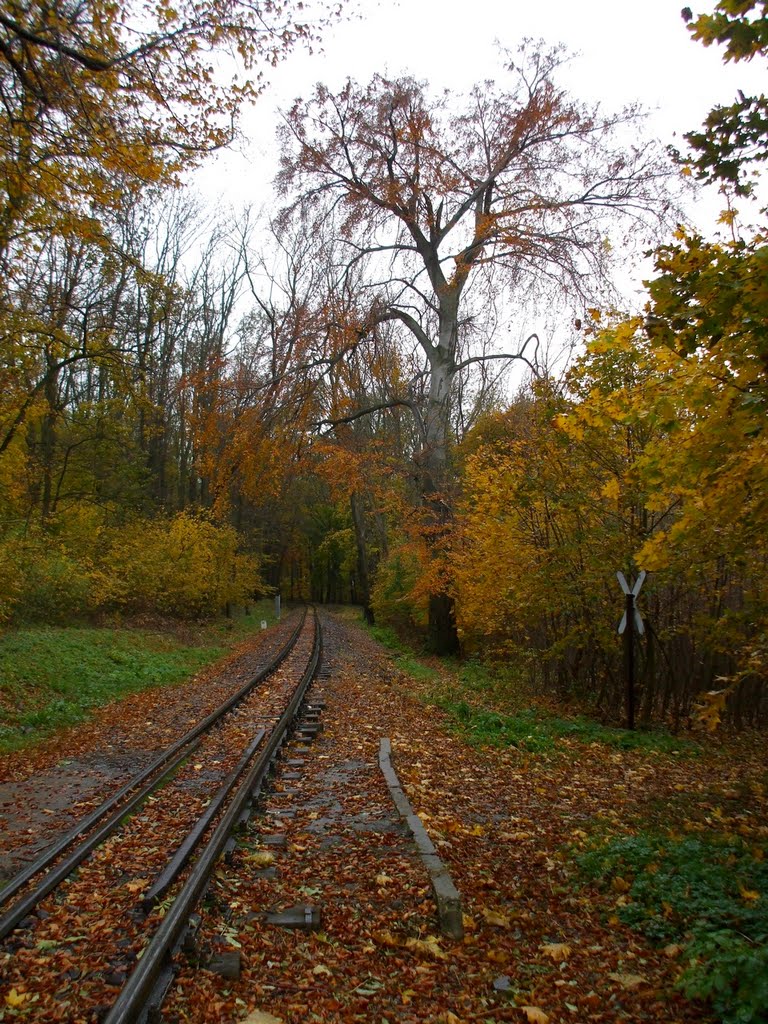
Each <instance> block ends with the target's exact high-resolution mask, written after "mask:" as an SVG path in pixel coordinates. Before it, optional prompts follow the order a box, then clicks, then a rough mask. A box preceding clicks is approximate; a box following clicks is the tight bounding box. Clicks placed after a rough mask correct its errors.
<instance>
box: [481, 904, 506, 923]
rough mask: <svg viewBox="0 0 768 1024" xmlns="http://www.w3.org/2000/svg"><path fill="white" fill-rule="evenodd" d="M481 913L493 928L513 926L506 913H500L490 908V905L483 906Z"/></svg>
mask: <svg viewBox="0 0 768 1024" xmlns="http://www.w3.org/2000/svg"><path fill="white" fill-rule="evenodd" d="M481 913H482V915H483V920H484V921H485V923H486V924H489V925H491V927H492V928H509V927H511V921H510V919H509V917H508V916H507V915H506V914H502V913H500V912H499V911H498V910H490V909H489V908H488V907H483V909H482V911H481Z"/></svg>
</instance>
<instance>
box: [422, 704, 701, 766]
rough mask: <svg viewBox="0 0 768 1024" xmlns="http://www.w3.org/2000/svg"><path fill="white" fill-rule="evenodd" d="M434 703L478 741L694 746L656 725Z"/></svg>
mask: <svg viewBox="0 0 768 1024" xmlns="http://www.w3.org/2000/svg"><path fill="white" fill-rule="evenodd" d="M433 702H434V704H435V705H436V706H437V707H439V708H440V709H441V710H443V711H445V712H446V714H447V715H448V716H449V720H450V722H451V729H452V731H453V732H455V733H457V734H458V735H461V736H463V737H464V738H465V739H466V740H467V741H468V742H469V743H472V744H473V745H476V746H491V747H517V748H518V749H520V750H527V751H530V752H531V753H534V754H539V753H547V752H550V751H554V750H556V749H557V747H558V745H559V741H560V740H563V739H576V740H579V741H580V742H582V743H603V744H605V745H606V746H609V747H613V748H615V749H617V750H646V751H649V752H651V751H654V752H657V753H667V754H679V753H687V754H690V753H693V752H694V751H695V750H696V747H695V745H694V744H693V743H690V742H689V741H687V740H681V739H679V738H678V737H675V736H672V735H670V734H669V733H666V732H663V731H658V730H648V731H642V730H629V729H612V728H609V727H608V726H604V725H600V723H599V722H595V721H593V720H592V719H590V718H584V717H582V716H579V717H575V718H559V717H557V716H556V715H550V714H548V713H547V712H545V711H542V710H539V709H538V708H525V709H522V710H520V711H517V712H514V713H512V714H501V713H499V712H497V711H489V710H487V709H484V708H479V707H476V706H473V705H471V704H469V703H468V702H467V701H466V700H456V699H455V698H450V697H444V696H442V697H441V696H438V697H435V698H434V701H433Z"/></svg>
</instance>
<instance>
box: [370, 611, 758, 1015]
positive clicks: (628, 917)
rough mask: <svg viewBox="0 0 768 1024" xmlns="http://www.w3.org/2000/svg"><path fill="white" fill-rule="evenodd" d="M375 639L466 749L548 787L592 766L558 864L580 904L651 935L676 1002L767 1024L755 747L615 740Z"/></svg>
mask: <svg viewBox="0 0 768 1024" xmlns="http://www.w3.org/2000/svg"><path fill="white" fill-rule="evenodd" d="M369 632H370V633H371V635H373V636H374V637H375V638H376V639H377V640H378V641H379V642H380V643H382V644H383V645H384V646H385V647H386V648H387V649H388V650H389V651H390V652H391V653H392V655H393V661H394V664H395V666H396V668H397V669H398V670H399V671H400V672H402V673H404V676H403V678H402V679H401V684H400V685H401V686H402V687H404V688H405V690H406V691H407V693H408V694H409V695H410V696H413V697H415V698H416V699H417V700H419V701H420V702H421V703H423V704H426V705H428V706H432V707H436V708H438V709H440V710H441V711H442V712H443V713H444V714H445V715H446V718H445V719H444V720H443V728H444V729H446V730H447V731H448V732H450V733H451V734H453V735H455V736H457V737H458V738H460V739H462V740H463V741H464V742H465V743H467V744H468V746H471V747H483V748H485V749H486V751H487V753H488V754H489V755H491V756H493V752H494V751H498V752H499V753H502V752H504V751H507V752H508V751H517V752H519V755H520V757H521V758H522V759H524V763H525V765H526V773H527V774H529V775H532V776H534V777H535V778H538V777H539V776H540V777H541V778H542V779H543V777H544V775H545V773H547V772H549V771H551V770H552V766H553V765H554V764H560V765H562V764H563V763H565V764H567V763H568V761H569V759H570V761H571V762H572V764H573V771H574V773H576V774H578V772H579V770H580V762H583V761H584V759H585V758H587V759H588V760H589V762H590V764H591V765H592V783H591V785H592V787H593V790H594V795H595V796H596V797H597V800H596V802H595V803H594V805H593V806H591V807H589V808H587V807H585V808H584V809H583V814H582V815H581V819H582V820H581V825H580V827H579V829H578V830H577V831H576V832H574V836H575V839H576V841H575V842H571V843H568V844H566V845H565V846H563V847H561V848H560V850H559V852H558V853H557V860H558V861H559V862H560V863H561V864H562V865H563V867H564V868H565V870H566V873H567V878H568V879H569V882H568V888H569V890H570V892H571V896H570V898H571V899H577V900H584V901H587V902H590V903H591V902H592V901H594V902H595V903H596V904H597V903H598V902H599V901H602V900H605V899H606V898H607V899H608V901H609V903H608V905H607V906H606V908H605V910H604V916H605V922H606V923H607V924H608V926H609V927H620V926H626V925H628V926H629V927H631V928H632V929H633V930H634V931H636V932H639V933H640V934H642V935H643V936H645V938H646V939H647V940H649V942H650V943H651V944H652V945H653V946H655V947H656V948H657V949H658V950H659V951H660V952H661V953H662V955H664V956H666V957H668V958H670V959H671V960H672V961H674V962H675V963H676V965H677V986H678V988H679V990H680V991H682V992H683V993H684V994H685V995H686V996H687V997H688V998H690V999H694V1000H696V999H698V1000H702V1001H703V1002H704V1003H705V1004H708V1006H709V1007H710V1008H711V1010H712V1011H713V1012H714V1014H716V1016H717V1019H718V1020H719V1021H721V1022H722V1024H760V1022H764V1021H766V1020H768V1017H766V1015H765V1006H766V1003H767V1001H768V973H767V972H766V964H767V963H768V960H767V959H766V941H768V916H767V915H768V910H767V905H768V896H767V895H766V882H767V881H768V872H767V869H766V865H767V864H768V829H767V828H766V824H765V823H766V812H767V811H768V797H767V794H768V771H766V765H765V757H764V753H763V752H762V751H761V744H760V742H759V736H758V735H757V734H756V735H748V734H746V733H742V734H740V735H739V736H738V738H737V737H735V736H730V737H729V736H728V735H727V734H726V735H721V734H716V735H715V736H710V735H705V734H704V733H703V731H702V730H699V734H697V735H696V736H685V737H681V736H674V735H672V734H671V733H669V732H666V731H664V730H657V729H654V730H648V731H643V730H637V731H632V732H630V731H628V730H626V729H618V728H609V727H607V726H605V725H602V724H600V723H599V722H597V721H595V720H594V719H591V718H589V717H586V716H584V715H580V714H578V713H577V710H576V709H574V708H568V709H566V710H565V711H562V710H560V708H559V707H556V706H555V705H554V703H553V702H546V701H544V700H543V699H542V698H540V697H539V698H532V697H531V694H530V692H529V690H528V688H527V687H526V685H525V683H524V681H523V680H522V679H521V678H520V676H519V675H518V674H517V673H516V672H515V671H514V667H513V666H501V667H497V668H489V667H488V666H485V665H482V664H480V663H478V662H474V661H465V662H458V661H456V660H453V659H436V658H433V657H426V656H421V657H420V656H419V655H418V653H417V652H414V651H411V650H409V648H408V646H407V644H406V643H405V642H404V641H403V640H402V639H401V638H399V637H398V636H397V635H396V634H395V633H394V632H393V631H392V630H388V629H384V628H380V627H373V628H370V629H369ZM555 755H556V756H555ZM502 756H503V757H504V758H505V760H504V764H503V765H502V763H500V764H499V771H500V772H501V773H503V772H504V771H505V768H506V766H507V764H508V762H507V761H506V755H505V754H502ZM617 763H618V764H619V765H621V766H622V768H623V770H624V772H625V775H626V779H627V780H633V779H634V780H637V782H638V783H639V782H640V780H642V784H638V785H637V786H636V787H633V786H632V785H631V784H630V785H628V786H621V787H620V788H619V789H616V787H615V785H613V786H610V787H606V786H605V783H604V780H603V779H602V778H601V767H600V766H601V764H605V766H606V769H608V768H609V767H610V766H611V765H613V766H614V767H615V766H616V764H617ZM729 764H730V768H731V771H730V773H729V767H728V766H729ZM736 766H738V767H736ZM734 771H736V773H737V775H738V779H737V781H734V779H733V778H732V777H729V774H730V775H731V776H732V775H733V772H734ZM553 798H554V799H555V800H556V801H557V800H561V799H562V796H561V795H559V794H558V793H557V791H556V790H553ZM521 835H522V833H521ZM611 901H612V902H613V905H612V906H610V903H611ZM638 977H639V975H638Z"/></svg>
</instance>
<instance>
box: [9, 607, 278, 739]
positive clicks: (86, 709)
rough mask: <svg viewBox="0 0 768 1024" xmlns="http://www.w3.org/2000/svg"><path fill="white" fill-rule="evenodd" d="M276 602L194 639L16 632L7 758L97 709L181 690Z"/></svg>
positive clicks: (72, 629)
mask: <svg viewBox="0 0 768 1024" xmlns="http://www.w3.org/2000/svg"><path fill="white" fill-rule="evenodd" d="M270 604H271V603H270V602H262V603H261V604H260V605H258V606H256V607H255V608H254V609H252V611H251V614H250V615H248V616H245V615H241V616H239V617H237V618H232V619H222V620H217V621H215V622H211V623H208V624H205V625H203V626H201V627H200V628H199V629H196V630H195V632H194V633H191V631H189V634H185V638H184V639H182V638H180V637H179V636H178V635H177V634H176V633H175V632H173V631H169V632H164V631H158V630H146V629H120V628H113V629H106V628H94V627H84V626H69V627H68V626H62V627H36V628H31V627H29V628H24V629H18V630H14V631H12V632H9V633H7V634H5V635H4V636H3V637H2V638H0V752H7V751H11V750H16V749H19V748H20V747H25V746H27V745H29V744H31V743H34V742H36V741H38V740H40V739H43V738H45V737H46V736H48V735H50V734H51V733H52V732H54V731H55V730H56V729H57V728H60V727H62V726H66V725H73V724H75V723H77V722H81V721H84V720H85V719H86V718H88V716H89V715H90V714H91V712H92V711H93V709H95V708H98V707H101V706H102V705H104V704H108V703H110V702H111V701H114V700H119V699H120V698H122V697H126V696H128V695H129V694H131V693H137V692H138V691H140V690H146V689H149V688H151V687H157V686H175V685H178V684H179V683H181V682H183V681H184V680H185V679H187V678H189V676H190V675H192V674H193V673H195V672H196V671H198V670H199V669H200V668H201V667H202V666H203V665H207V664H209V663H210V662H212V661H215V660H216V659H217V658H220V657H221V656H222V655H224V654H225V653H226V652H227V650H228V649H229V648H231V647H232V646H234V644H235V643H236V642H238V641H239V640H241V639H243V637H244V636H246V635H247V634H248V633H250V632H253V631H254V630H258V629H259V628H260V626H261V621H262V620H264V619H266V620H267V621H268V622H270V621H273V620H272V618H271V612H270V609H269V605H270Z"/></svg>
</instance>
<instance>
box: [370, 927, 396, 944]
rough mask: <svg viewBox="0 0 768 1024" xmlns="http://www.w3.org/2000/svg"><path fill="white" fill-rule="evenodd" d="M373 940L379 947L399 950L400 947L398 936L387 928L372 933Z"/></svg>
mask: <svg viewBox="0 0 768 1024" xmlns="http://www.w3.org/2000/svg"><path fill="white" fill-rule="evenodd" d="M371 938H372V939H373V941H374V942H375V943H377V944H378V945H379V946H387V947H388V948H389V949H397V948H398V947H399V946H400V940H399V939H398V938H397V936H395V935H393V934H392V932H390V931H388V930H387V929H386V928H382V929H380V930H379V931H376V932H372V933H371Z"/></svg>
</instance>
